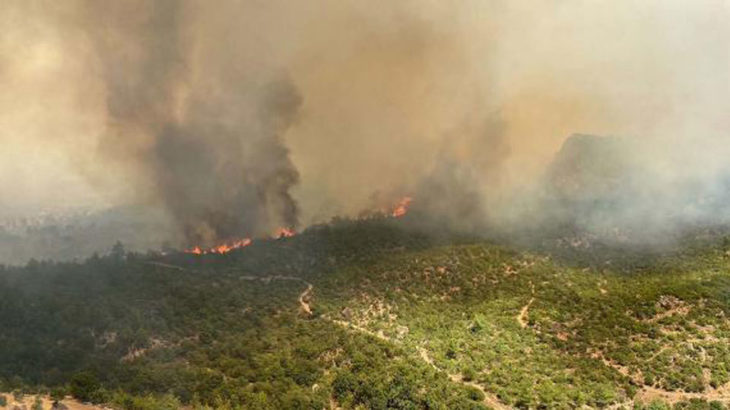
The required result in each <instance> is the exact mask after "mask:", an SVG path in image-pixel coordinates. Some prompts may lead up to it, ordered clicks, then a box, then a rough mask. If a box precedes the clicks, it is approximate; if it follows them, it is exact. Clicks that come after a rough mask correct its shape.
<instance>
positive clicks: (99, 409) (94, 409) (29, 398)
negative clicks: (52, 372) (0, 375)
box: [0, 393, 110, 410]
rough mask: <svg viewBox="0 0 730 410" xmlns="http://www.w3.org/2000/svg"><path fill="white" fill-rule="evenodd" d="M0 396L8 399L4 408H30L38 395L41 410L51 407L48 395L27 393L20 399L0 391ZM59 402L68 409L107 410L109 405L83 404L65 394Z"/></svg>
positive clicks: (48, 409)
mask: <svg viewBox="0 0 730 410" xmlns="http://www.w3.org/2000/svg"><path fill="white" fill-rule="evenodd" d="M0 396H5V398H6V399H7V401H8V404H7V406H6V408H8V409H12V408H14V407H17V408H22V409H32V408H33V404H34V403H35V400H36V397H39V398H40V399H41V408H42V409H43V410H51V409H53V401H52V400H51V398H50V397H49V396H36V395H34V394H28V395H25V396H23V398H22V399H20V400H15V398H14V397H13V395H12V394H10V393H0ZM61 404H63V405H64V406H66V408H67V409H68V410H109V409H110V408H109V407H105V406H101V405H93V404H84V403H81V402H79V401H77V400H75V399H73V398H72V397H71V396H67V397H66V398H64V399H63V400H61Z"/></svg>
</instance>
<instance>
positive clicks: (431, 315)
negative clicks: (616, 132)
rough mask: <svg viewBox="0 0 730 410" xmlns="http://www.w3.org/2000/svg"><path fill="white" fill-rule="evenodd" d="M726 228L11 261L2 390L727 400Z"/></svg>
mask: <svg viewBox="0 0 730 410" xmlns="http://www.w3.org/2000/svg"><path fill="white" fill-rule="evenodd" d="M726 248H727V245H726V244H723V242H722V241H720V240H717V241H715V240H712V241H707V242H703V243H702V246H689V245H687V246H683V247H682V249H680V250H679V251H675V252H672V253H667V254H664V255H659V256H654V257H652V258H647V259H646V260H647V261H650V262H647V263H644V264H639V265H633V264H623V263H622V262H620V260H617V261H616V262H613V263H606V262H603V263H601V264H595V263H592V264H587V263H584V262H583V260H582V259H580V258H577V257H576V258H574V259H569V258H566V256H565V255H557V254H556V255H554V256H550V254H549V252H548V251H547V250H543V251H540V252H538V251H536V250H532V251H529V250H526V249H525V248H514V247H513V248H508V247H505V246H502V245H498V244H494V243H486V242H482V241H476V240H469V239H464V238H461V239H454V238H449V237H440V238H434V237H433V236H428V235H425V234H423V233H420V232H418V231H414V230H411V229H406V228H404V227H403V222H402V221H400V220H392V219H373V220H368V221H336V222H334V223H332V224H330V225H324V226H319V227H315V228H311V229H309V230H308V231H306V232H304V233H302V234H300V235H297V236H295V237H292V238H284V239H280V240H271V241H260V242H255V243H254V244H253V245H251V246H249V247H247V248H244V249H241V250H238V251H235V252H231V253H229V254H225V255H204V256H197V255H188V254H171V255H166V256H163V255H156V254H150V255H139V254H132V253H126V254H124V253H121V252H116V253H113V254H112V255H109V256H106V257H102V258H92V259H89V260H87V261H86V262H84V263H82V264H76V263H32V264H29V265H28V266H26V267H23V268H5V269H3V271H2V272H1V273H0V329H2V332H0V351H2V352H3V354H2V355H0V383H1V387H2V388H1V389H0V390H2V391H5V392H8V393H9V392H11V391H24V392H26V393H34V392H44V391H52V392H53V393H54V394H55V396H57V397H60V396H62V395H64V394H67V393H68V394H72V395H73V396H75V397H76V398H78V399H79V400H81V401H91V402H95V403H105V404H107V405H109V406H112V407H117V408H133V409H143V408H145V409H147V408H148V409H157V408H179V407H183V406H184V407H191V408H205V407H207V408H252V409H267V408H271V409H281V408H312V409H321V408H345V409H347V408H375V409H379V408H404V409H417V408H441V409H480V408H498V409H501V408H576V407H589V408H642V406H644V405H646V406H649V408H666V407H664V406H665V404H661V402H664V403H666V405H671V406H674V407H675V408H723V406H724V405H726V404H730V384H728V383H729V382H730V374H728V372H727V371H728V369H727V368H728V366H730V347H728V343H727V342H728V337H729V336H730V323H728V321H727V318H726V315H727V314H728V313H729V312H730V293H729V290H728V289H730V258H729V257H728V253H727V251H728V249H726ZM585 252H591V251H590V250H586V251H585ZM588 259H589V258H586V260H588ZM650 403H651V404H650Z"/></svg>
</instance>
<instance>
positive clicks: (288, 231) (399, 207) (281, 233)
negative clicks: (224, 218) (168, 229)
mask: <svg viewBox="0 0 730 410" xmlns="http://www.w3.org/2000/svg"><path fill="white" fill-rule="evenodd" d="M411 202H413V198H411V197H409V196H406V197H403V198H401V199H400V200H399V201H398V202H396V204H395V205H394V206H393V207H392V208H391V209H390V212H389V215H390V216H391V217H393V218H400V217H402V216H403V215H405V214H406V213H408V208H409V207H410V205H411ZM384 213H385V214H386V215H388V212H387V211H385V210H384ZM296 234H297V232H296V231H295V230H294V228H284V227H282V228H279V229H277V230H276V231H275V232H274V235H273V237H274V238H275V239H281V238H290V237H292V236H294V235H296ZM252 243H253V240H252V239H251V238H243V239H237V240H234V241H230V242H226V243H223V244H220V245H217V246H214V247H212V248H201V247H200V246H196V247H194V248H190V249H187V250H185V251H184V252H185V253H190V254H194V255H207V254H224V253H228V252H230V251H232V250H234V249H240V248H245V247H246V246H248V245H251V244H252Z"/></svg>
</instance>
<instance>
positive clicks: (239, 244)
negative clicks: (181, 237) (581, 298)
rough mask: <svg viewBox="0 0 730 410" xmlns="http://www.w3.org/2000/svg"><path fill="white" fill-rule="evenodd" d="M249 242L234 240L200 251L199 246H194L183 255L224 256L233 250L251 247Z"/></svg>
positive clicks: (248, 239) (244, 239) (247, 239)
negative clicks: (214, 254)
mask: <svg viewBox="0 0 730 410" xmlns="http://www.w3.org/2000/svg"><path fill="white" fill-rule="evenodd" d="M251 242H252V241H251V238H243V239H236V240H234V241H232V242H226V243H222V244H220V245H218V246H214V247H212V248H209V249H201V248H200V246H196V247H194V248H191V249H188V250H186V251H185V253H192V254H195V255H206V254H209V253H217V254H224V253H228V252H230V251H232V250H234V249H240V248H244V247H246V246H248V245H251Z"/></svg>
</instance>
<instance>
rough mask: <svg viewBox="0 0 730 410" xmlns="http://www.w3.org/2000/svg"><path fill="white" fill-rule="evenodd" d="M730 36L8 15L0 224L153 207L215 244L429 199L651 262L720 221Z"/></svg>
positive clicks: (402, 10) (185, 7)
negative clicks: (10, 215) (663, 244)
mask: <svg viewBox="0 0 730 410" xmlns="http://www.w3.org/2000/svg"><path fill="white" fill-rule="evenodd" d="M728 21H730V10H729V9H728V6H727V2H724V1H717V0H698V1H693V2H688V1H674V0H646V1H638V0H637V1H622V2H594V1H580V0H578V1H574V2H564V1H559V0H550V1H545V2H540V3H539V4H537V3H536V2H534V1H532V0H509V1H483V0H464V1H461V2H458V3H452V2H443V1H430V0H402V1H396V2H380V3H377V4H374V3H372V2H362V1H359V0H314V1H311V2H292V1H291V0H269V1H257V0H222V1H217V2H202V1H196V0H179V1H172V0H160V1H143V0H128V1H111V0H109V1H105V0H100V1H91V0H68V1H64V2H55V1H48V0H7V1H3V2H1V3H0V82H2V84H0V85H1V86H2V89H3V93H1V94H0V138H2V143H3V150H2V151H0V156H1V159H2V160H1V161H0V188H1V189H2V192H0V199H1V200H2V202H0V212H2V210H3V209H4V208H13V209H20V210H25V209H29V208H33V209H35V208H44V207H45V206H46V205H48V204H59V205H63V206H79V205H84V206H85V205H89V206H91V207H94V208H109V207H114V206H120V205H130V204H143V205H144V207H148V208H151V209H153V210H154V211H155V212H150V213H145V215H147V214H149V215H159V214H164V215H165V217H164V218H163V219H165V218H169V219H170V220H171V221H172V223H171V224H170V225H171V226H172V228H168V229H169V230H170V232H169V236H170V240H171V243H172V244H175V245H182V244H184V243H195V244H196V245H197V244H205V243H208V244H210V243H213V242H217V241H221V240H226V239H228V238H229V237H232V236H245V235H253V236H258V235H270V234H271V233H272V232H273V231H274V230H275V229H277V228H278V227H291V226H295V225H297V224H299V225H300V228H301V227H306V226H307V225H309V224H312V223H316V222H323V221H327V220H329V219H330V218H332V217H334V216H338V215H339V216H357V215H358V214H360V213H361V212H362V211H363V210H368V209H372V208H373V207H375V208H379V207H383V206H385V207H387V206H388V204H389V203H391V202H392V201H397V200H398V199H399V198H401V197H402V196H405V195H410V196H413V197H414V202H413V208H412V209H413V211H414V212H416V211H418V212H421V214H423V215H427V216H428V218H426V217H425V216H424V218H423V219H430V220H431V221H434V224H435V225H436V226H441V227H445V228H457V229H460V230H469V231H475V232H480V231H483V230H484V229H485V227H498V228H503V229H505V230H510V229H520V228H522V227H525V226H528V227H531V226H532V227H538V226H539V227H541V226H544V225H546V224H564V225H566V224H573V225H575V226H577V227H579V228H580V229H586V230H590V231H594V232H599V233H600V232H614V231H615V230H614V228H615V227H616V226H620V232H627V231H632V232H641V233H647V235H645V236H644V237H642V240H645V241H647V242H651V241H654V240H656V237H661V238H663V237H666V236H667V235H665V232H667V231H672V230H674V229H676V228H678V227H680V226H681V225H683V224H692V223H712V222H715V221H722V218H721V216H722V215H725V214H724V213H723V212H724V206H723V203H727V201H726V200H725V199H726V198H727V196H726V192H727V186H726V183H725V182H723V181H727V178H726V175H728V173H727V168H728V167H727V158H728V157H729V156H730V144H728V143H727V142H728V130H729V129H730V117H729V116H728V115H727V113H728V112H730V99H728V98H727V96H728V95H730V74H728V73H730V54H728V49H727V47H726V39H727V38H728V37H729V36H730V24H727V22H728ZM575 133H583V134H591V135H604V136H616V138H615V139H612V138H608V139H601V138H595V139H594V138H592V137H576V138H572V139H570V140H568V142H566V139H568V138H569V136H571V135H573V134H575ZM594 140H595V141H594ZM586 141H588V142H586ZM590 141H594V142H590ZM615 141H619V142H615ZM564 144H565V145H564ZM18 180H20V181H23V183H21V184H19V183H17V182H16V181H18ZM374 197H376V198H377V201H375V202H377V204H376V205H373V202H374V201H373V198H374ZM162 222H163V223H162V225H167V221H166V220H165V221H162ZM652 236H653V237H652ZM115 239H116V238H110V241H111V243H113V241H114V240H115ZM140 243H141V244H142V245H143V246H147V244H148V242H140ZM131 245H133V244H131ZM130 247H133V246H130Z"/></svg>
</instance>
